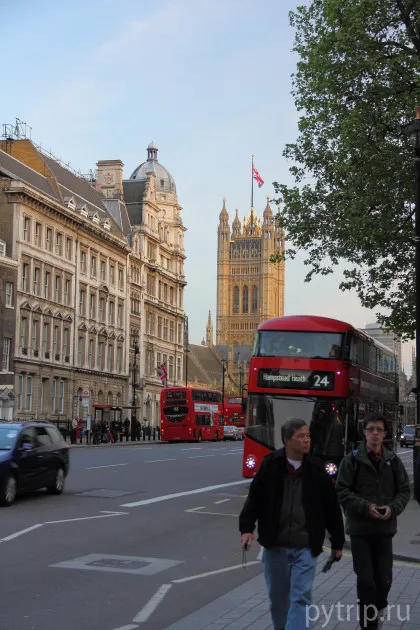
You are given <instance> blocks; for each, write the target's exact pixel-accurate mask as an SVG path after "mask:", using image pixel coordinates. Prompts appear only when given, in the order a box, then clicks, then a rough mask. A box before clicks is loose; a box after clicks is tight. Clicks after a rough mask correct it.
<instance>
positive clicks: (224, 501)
mask: <svg viewBox="0 0 420 630" xmlns="http://www.w3.org/2000/svg"><path fill="white" fill-rule="evenodd" d="M226 501H230V499H220V501H215V502H214V504H215V505H218V504H219V503H226Z"/></svg>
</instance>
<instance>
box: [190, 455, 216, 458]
mask: <svg viewBox="0 0 420 630" xmlns="http://www.w3.org/2000/svg"><path fill="white" fill-rule="evenodd" d="M199 457H216V455H191V457H189V458H188V459H198V458H199Z"/></svg>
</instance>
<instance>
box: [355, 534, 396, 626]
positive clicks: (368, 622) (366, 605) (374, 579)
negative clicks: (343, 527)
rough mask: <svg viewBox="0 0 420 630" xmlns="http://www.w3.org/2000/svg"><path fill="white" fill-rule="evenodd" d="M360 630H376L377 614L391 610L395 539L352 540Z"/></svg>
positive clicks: (389, 537)
mask: <svg viewBox="0 0 420 630" xmlns="http://www.w3.org/2000/svg"><path fill="white" fill-rule="evenodd" d="M350 540H351V552H352V556H353V568H354V572H355V573H356V576H357V598H358V600H359V615H360V616H359V619H360V627H361V628H377V627H378V620H377V619H376V618H375V617H376V615H375V613H376V612H377V611H378V610H381V609H382V608H386V607H387V606H388V593H389V591H390V589H391V586H392V536H350Z"/></svg>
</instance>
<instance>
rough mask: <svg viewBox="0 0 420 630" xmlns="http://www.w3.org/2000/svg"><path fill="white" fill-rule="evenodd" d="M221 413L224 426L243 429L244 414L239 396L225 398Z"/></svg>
mask: <svg viewBox="0 0 420 630" xmlns="http://www.w3.org/2000/svg"><path fill="white" fill-rule="evenodd" d="M223 413H224V423H225V425H230V426H233V427H245V412H244V410H243V407H242V398H241V397H240V396H225V399H224V405H223Z"/></svg>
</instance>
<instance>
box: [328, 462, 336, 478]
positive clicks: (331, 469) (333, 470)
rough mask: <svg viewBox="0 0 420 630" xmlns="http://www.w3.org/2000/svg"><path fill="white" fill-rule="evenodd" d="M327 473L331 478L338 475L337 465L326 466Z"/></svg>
mask: <svg viewBox="0 0 420 630" xmlns="http://www.w3.org/2000/svg"><path fill="white" fill-rule="evenodd" d="M325 472H326V473H327V474H328V475H331V476H333V475H336V474H337V472H338V468H337V464H334V463H333V462H328V464H325Z"/></svg>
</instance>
